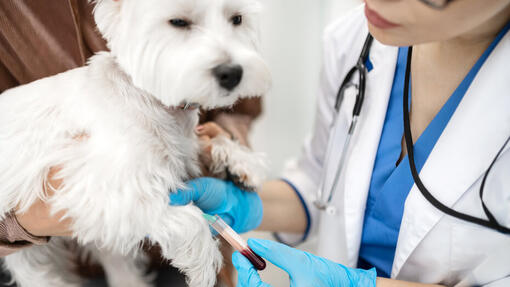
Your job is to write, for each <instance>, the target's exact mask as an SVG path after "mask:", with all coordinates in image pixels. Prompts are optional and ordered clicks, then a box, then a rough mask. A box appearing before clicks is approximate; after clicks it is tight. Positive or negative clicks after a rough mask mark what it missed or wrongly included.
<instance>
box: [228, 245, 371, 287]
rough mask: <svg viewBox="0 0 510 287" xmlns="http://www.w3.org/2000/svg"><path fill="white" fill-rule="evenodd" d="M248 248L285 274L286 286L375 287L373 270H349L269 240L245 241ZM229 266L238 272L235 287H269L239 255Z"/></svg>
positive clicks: (236, 254)
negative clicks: (288, 284) (288, 282)
mask: <svg viewBox="0 0 510 287" xmlns="http://www.w3.org/2000/svg"><path fill="white" fill-rule="evenodd" d="M248 245H249V246H250V248H251V249H252V250H253V251H254V252H255V253H257V254H258V255H260V256H261V257H263V258H265V259H267V260H269V261H270V262H271V263H273V264H274V265H276V266H278V267H279V268H281V269H283V270H284V271H285V272H287V273H288V274H289V277H290V286H291V287H298V286H305V287H307V286H314V287H332V286H335V287H354V286H363V287H365V286H366V287H375V286H376V278H377V274H376V272H375V269H371V270H363V269H352V268H348V267H345V266H343V265H341V264H338V263H334V262H332V261H329V260H327V259H325V258H322V257H318V256H315V255H313V254H310V253H308V252H304V251H300V250H297V249H294V248H291V247H288V246H287V245H284V244H280V243H276V242H274V241H269V240H261V239H249V240H248ZM232 262H233V263H234V267H235V268H236V269H237V272H238V275H237V276H238V283H237V286H238V287H271V285H269V284H267V283H264V282H262V281H261V280H260V276H259V274H258V273H257V271H256V270H255V268H254V267H253V265H251V263H250V261H248V260H247V259H246V258H245V257H244V256H243V255H241V254H240V253H239V252H235V253H234V255H232Z"/></svg>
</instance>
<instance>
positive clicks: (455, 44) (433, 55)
mask: <svg viewBox="0 0 510 287" xmlns="http://www.w3.org/2000/svg"><path fill="white" fill-rule="evenodd" d="M509 21H510V5H508V7H507V8H506V9H503V10H502V11H500V12H499V13H498V14H497V15H495V16H494V17H492V18H490V19H489V20H487V21H486V22H485V23H483V24H482V25H479V26H477V27H474V28H473V29H471V30H469V31H467V32H465V33H463V34H462V35H459V36H457V37H455V38H452V39H448V40H444V41H438V42H431V43H425V44H420V45H417V46H415V50H417V51H416V52H417V53H424V54H426V55H427V58H428V61H432V62H436V63H437V64H440V63H450V64H455V63H452V61H454V62H456V61H460V62H464V63H468V64H474V61H476V59H478V58H479V57H480V55H481V54H482V53H483V52H484V51H485V49H487V47H488V46H489V45H490V44H491V43H492V41H493V40H494V39H495V38H496V36H497V34H498V33H499V32H500V31H501V30H502V29H503V27H504V26H505V25H506V24H507V23H508V22H509ZM445 60H446V61H445ZM459 64H460V63H459Z"/></svg>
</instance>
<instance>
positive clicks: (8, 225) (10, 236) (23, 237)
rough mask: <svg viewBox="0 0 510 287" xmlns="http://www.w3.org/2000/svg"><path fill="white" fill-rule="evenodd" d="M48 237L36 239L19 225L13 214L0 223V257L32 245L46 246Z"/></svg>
mask: <svg viewBox="0 0 510 287" xmlns="http://www.w3.org/2000/svg"><path fill="white" fill-rule="evenodd" d="M48 240H49V238H48V237H37V236H33V235H32V234H30V233H28V232H27V231H26V230H25V229H23V227H21V225H20V224H19V222H18V220H17V219H16V216H14V214H13V213H9V214H7V217H5V218H4V220H2V221H0V257H4V256H7V255H9V254H11V253H13V252H16V251H18V250H20V249H22V248H25V247H27V246H30V245H32V244H37V245H40V244H46V243H47V242H48Z"/></svg>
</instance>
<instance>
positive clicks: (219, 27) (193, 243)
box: [0, 0, 270, 287]
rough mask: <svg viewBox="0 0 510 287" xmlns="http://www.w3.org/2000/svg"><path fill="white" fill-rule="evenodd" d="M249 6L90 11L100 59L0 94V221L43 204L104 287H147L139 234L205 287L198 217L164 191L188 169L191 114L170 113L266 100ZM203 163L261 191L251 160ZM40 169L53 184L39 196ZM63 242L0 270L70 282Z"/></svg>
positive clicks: (204, 0) (225, 150) (219, 157)
mask: <svg viewBox="0 0 510 287" xmlns="http://www.w3.org/2000/svg"><path fill="white" fill-rule="evenodd" d="M258 9H259V5H258V3H257V2H256V0H214V1H210V0H99V1H97V3H96V9H95V12H94V13H95V18H96V22H97V24H98V28H99V30H100V32H101V33H102V34H103V36H104V37H105V39H106V40H107V42H108V46H109V48H110V50H111V52H109V53H100V54H98V55H95V56H94V57H92V58H91V59H90V62H89V64H88V65H87V66H86V67H83V68H78V69H74V70H71V71H68V72H65V73H62V74H59V75H56V76H53V77H49V78H45V79H42V80H39V81H36V82H33V83H31V84H28V85H24V86H21V87H18V88H15V89H12V90H9V91H6V92H5V93H3V94H1V95H0V183H1V189H0V219H1V218H2V217H3V216H4V215H5V214H6V213H7V212H8V211H9V210H12V209H14V208H16V207H17V208H20V209H21V212H23V211H26V210H27V209H28V208H29V207H30V206H31V204H32V203H34V201H35V200H36V199H37V198H41V199H45V200H48V202H49V203H51V206H52V210H53V212H58V211H65V213H66V217H67V218H71V219H72V231H73V234H74V238H75V239H77V241H78V242H79V244H81V245H82V246H85V247H88V248H89V249H90V250H91V251H92V255H94V256H95V257H96V258H97V259H98V260H99V261H100V263H102V264H103V266H104V269H105V271H106V273H107V275H108V281H109V283H110V285H113V286H147V285H148V283H147V282H146V280H144V278H143V276H142V271H141V270H139V269H137V267H136V266H137V264H136V262H135V259H134V258H135V256H134V254H136V253H137V250H138V248H139V245H140V243H141V242H142V241H143V240H144V239H145V238H149V239H150V240H151V241H153V242H154V243H158V244H159V245H160V246H161V248H162V253H163V256H164V257H165V258H166V259H168V260H171V263H172V265H174V266H176V267H178V268H179V269H180V270H182V271H183V272H184V273H185V274H186V275H187V281H188V284H189V285H190V286H213V285H214V282H215V277H216V273H217V271H218V269H219V268H220V266H221V255H220V253H219V252H218V249H217V243H216V241H215V240H214V239H213V238H212V236H211V233H210V231H209V228H208V226H207V224H206V222H205V221H204V220H203V218H202V216H201V211H200V210H199V209H197V208H196V207H193V206H185V207H171V206H169V197H168V195H169V192H171V191H175V190H176V189H179V188H184V187H185V181H186V180H187V179H189V178H191V177H194V176H197V175H198V174H199V171H200V169H199V165H198V161H197V155H198V152H199V147H198V141H197V139H196V136H195V134H194V132H193V131H194V127H195V126H196V124H197V122H198V111H197V109H182V107H189V106H197V105H200V106H201V107H203V108H216V107H224V106H231V105H232V104H234V103H235V102H236V101H237V100H238V99H239V98H242V97H250V96H258V95H263V94H264V93H266V92H267V91H268V89H269V86H270V76H269V72H268V69H267V67H266V65H265V64H264V62H263V60H262V59H261V57H260V55H259V54H258V49H257V38H258V37H257V23H256V21H257V12H258ZM179 107H181V108H179ZM234 150H235V151H234ZM212 156H213V160H215V161H216V162H215V164H214V165H213V169H214V170H215V171H218V170H220V169H221V167H222V166H223V167H225V166H226V167H228V168H230V169H231V170H230V172H231V173H233V174H234V175H236V176H238V177H240V178H241V179H242V180H244V183H245V184H246V185H248V186H256V185H257V184H258V183H259V182H260V181H261V178H260V176H259V175H258V174H259V171H258V170H259V169H258V167H253V168H251V167H250V166H251V165H252V164H253V165H254V166H257V165H258V163H259V160H258V158H257V157H256V156H254V155H252V154H250V152H249V151H247V150H245V149H242V148H239V149H237V150H236V145H233V144H232V143H231V142H230V143H225V145H224V146H223V147H217V148H213V155H212ZM234 156H235V157H237V158H233V157H234ZM50 167H58V168H59V169H60V171H59V173H58V178H59V179H62V180H63V183H62V185H61V186H60V187H59V188H58V189H57V190H54V192H55V194H54V195H53V196H51V197H48V196H47V194H45V192H44V188H43V186H45V185H46V179H47V177H48V173H49V170H50ZM252 172H253V173H255V174H256V175H253V176H252V175H251V174H250V173H252ZM246 176H248V179H246ZM67 244H69V242H68V241H67V240H64V239H61V238H60V239H59V238H53V239H52V240H51V241H50V244H49V245H47V246H42V247H31V248H28V249H25V250H23V251H20V252H17V253H15V254H12V255H10V256H8V257H6V258H5V262H4V263H5V266H6V268H7V269H8V270H9V271H10V272H11V274H12V275H13V278H14V280H15V281H16V282H17V283H18V286H21V287H33V286H37V287H50V286H51V287H59V286H79V284H80V283H79V279H78V278H76V277H75V276H74V275H73V273H72V272H71V271H70V269H71V268H72V265H71V264H70V263H69V262H70V261H69V260H70V258H71V254H69V253H66V251H65V250H66V248H65V245H67Z"/></svg>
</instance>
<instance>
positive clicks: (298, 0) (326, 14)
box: [245, 0, 362, 287]
mask: <svg viewBox="0 0 510 287" xmlns="http://www.w3.org/2000/svg"><path fill="white" fill-rule="evenodd" d="M261 2H262V3H263V6H264V9H263V12H262V22H261V24H262V31H261V36H262V51H263V54H264V57H265V59H266V60H267V62H268V64H269V67H270V69H271V72H272V76H273V88H272V90H271V92H270V93H269V94H268V95H266V96H265V98H264V101H263V102H264V113H263V115H262V116H261V117H260V118H259V119H258V120H257V121H256V123H255V125H254V126H253V131H252V133H251V136H250V140H251V144H252V146H253V148H254V149H255V150H257V151H260V152H264V153H266V154H267V155H268V158H269V160H270V162H271V166H270V178H278V177H279V176H280V174H281V172H282V169H283V168H284V165H285V162H286V161H287V160H289V159H291V158H293V157H296V156H299V154H300V152H301V147H302V143H303V141H304V139H305V138H306V136H307V135H308V134H309V133H310V131H311V128H312V125H313V116H314V112H315V99H316V91H317V90H318V82H319V75H320V68H321V59H322V56H321V51H322V35H323V30H324V28H325V27H326V26H327V24H328V23H330V22H331V21H333V20H335V19H337V18H339V17H342V15H345V13H348V12H349V11H350V10H351V9H353V8H354V7H356V6H358V5H359V4H361V2H362V1H361V0H315V1H310V0H261ZM245 237H257V238H266V239H272V237H271V235H270V234H267V233H261V232H252V233H249V234H246V235H245ZM314 243H315V242H314V240H313V238H312V239H311V240H309V241H308V242H306V243H305V244H302V245H301V246H299V248H300V249H303V250H307V251H311V252H313V251H314V249H315V246H314ZM261 276H262V278H263V280H264V281H266V282H267V283H270V284H271V285H272V286H274V287H280V286H281V287H284V286H285V287H287V286H289V282H288V276H287V275H286V273H284V272H282V271H281V270H279V269H278V268H276V267H274V266H271V265H269V267H268V268H267V269H266V270H264V271H263V272H261Z"/></svg>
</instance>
